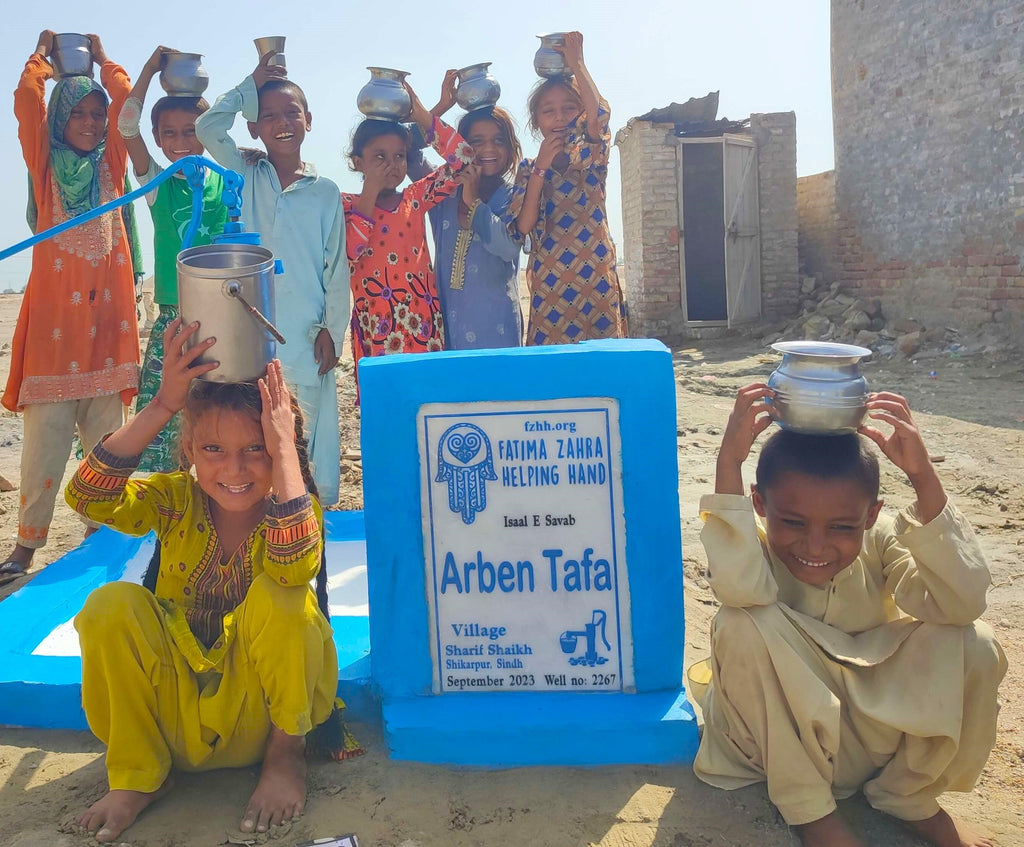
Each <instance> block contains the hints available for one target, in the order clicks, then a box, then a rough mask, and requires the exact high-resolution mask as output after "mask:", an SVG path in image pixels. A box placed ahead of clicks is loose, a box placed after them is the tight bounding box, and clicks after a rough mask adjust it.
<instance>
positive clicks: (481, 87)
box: [455, 62, 501, 112]
mask: <svg viewBox="0 0 1024 847" xmlns="http://www.w3.org/2000/svg"><path fill="white" fill-rule="evenodd" d="M490 66H491V63H490V62H480V64H478V65H468V66H467V67H465V68H462V69H461V70H459V71H458V74H459V87H458V89H456V91H455V102H456V103H458V104H459V105H460V106H461V107H462V108H463V109H465V110H466V111H467V112H473V111H475V110H476V109H486V108H487V107H488V106H493V105H494V104H495V103H497V102H498V98H499V97H501V86H500V85H499V84H498V80H496V79H495V78H494V77H493V76H491V72H490V71H489V70H487V69H488V68H489V67H490Z"/></svg>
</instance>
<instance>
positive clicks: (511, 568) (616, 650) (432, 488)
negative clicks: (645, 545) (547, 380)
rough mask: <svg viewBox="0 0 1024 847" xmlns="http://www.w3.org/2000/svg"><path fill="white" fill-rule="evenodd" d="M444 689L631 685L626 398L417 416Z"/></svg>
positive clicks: (437, 678) (451, 406) (435, 651)
mask: <svg viewBox="0 0 1024 847" xmlns="http://www.w3.org/2000/svg"><path fill="white" fill-rule="evenodd" d="M417 431H418V433H419V451H420V472H421V477H420V478H421V486H422V494H423V497H422V502H423V504H424V508H423V538H424V547H425V560H426V569H427V574H426V577H427V578H426V584H427V595H428V597H427V600H428V605H429V609H430V635H431V640H432V643H431V653H432V656H433V665H434V693H437V694H440V693H446V692H460V691H461V692H466V691H469V692H473V691H563V690H564V691H632V690H633V644H632V638H631V627H630V616H629V577H628V572H627V569H626V558H625V522H624V518H623V505H622V459H621V444H620V438H619V420H618V403H617V402H616V401H615V400H612V399H609V398H597V397H594V398H579V399H571V400H550V401H529V402H525V401H519V402H486V403H431V404H427V405H424V406H422V407H421V408H420V410H419V414H418V417H417Z"/></svg>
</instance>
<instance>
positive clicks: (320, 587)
mask: <svg viewBox="0 0 1024 847" xmlns="http://www.w3.org/2000/svg"><path fill="white" fill-rule="evenodd" d="M210 408H227V409H231V410H233V411H238V412H254V413H255V414H256V416H257V417H259V416H260V415H261V414H262V412H263V398H262V397H261V395H260V389H259V385H258V384H257V383H255V382H232V383H223V382H210V381H208V380H203V379H196V380H193V382H192V387H191V388H190V389H189V393H188V400H187V401H186V403H185V410H184V413H183V423H184V428H183V432H187V430H188V428H189V426H190V424H191V423H192V421H194V420H195V419H196V418H197V417H199V415H200V414H202V413H203V412H204V411H206V410H207V409H210ZM292 412H293V414H294V416H295V451H296V452H297V453H298V456H299V470H300V471H301V472H302V481H303V483H304V484H305V486H306V490H307V491H308V492H309V493H310V494H311V495H312V496H313V497H316V498H317V499H319V497H320V494H319V492H318V491H317V487H316V482H315V481H314V480H313V472H312V470H311V468H310V465H309V441H308V440H307V439H306V435H305V432H304V430H305V419H304V418H303V415H302V409H301V407H300V406H299V402H298V400H297V399H296V398H295V396H294V395H292ZM183 440H184V439H183ZM190 464H191V463H190V462H189V461H188V459H187V458H186V457H185V451H184V445H183V444H179V459H178V469H179V470H186V471H187V470H188V468H189V465H190ZM324 542H325V543H324V544H322V545H321V548H320V570H318V571H317V574H316V601H317V605H318V606H319V607H320V611H321V612H323V615H324V617H325V618H327V620H328V621H330V619H331V610H330V603H329V601H328V598H327V547H326V538H324ZM159 574H160V541H159V539H158V540H157V543H156V547H155V548H154V550H153V555H152V557H151V558H150V560H149V564H148V565H147V566H146V572H145V574H144V575H143V577H142V584H143V586H144V587H145V588H148V589H149V590H150V591H152V592H153V593H154V594H155V593H156V582H157V577H158V576H159Z"/></svg>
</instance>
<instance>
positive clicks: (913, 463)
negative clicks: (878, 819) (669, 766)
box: [694, 384, 1006, 847]
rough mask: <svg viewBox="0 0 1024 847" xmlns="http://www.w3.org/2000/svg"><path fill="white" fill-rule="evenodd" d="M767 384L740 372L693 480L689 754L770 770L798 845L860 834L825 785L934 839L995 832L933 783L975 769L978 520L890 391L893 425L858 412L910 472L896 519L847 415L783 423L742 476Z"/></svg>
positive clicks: (765, 773)
mask: <svg viewBox="0 0 1024 847" xmlns="http://www.w3.org/2000/svg"><path fill="white" fill-rule="evenodd" d="M770 394H771V391H770V389H768V388H767V386H764V385H759V384H757V385H752V386H748V387H747V388H745V389H742V390H741V391H740V393H739V396H738V398H737V402H736V408H735V409H734V411H733V414H732V416H731V417H730V420H729V425H728V427H727V429H726V432H725V435H724V436H723V440H722V448H721V450H720V453H719V460H718V477H717V480H716V489H715V490H716V493H715V494H712V495H708V496H705V497H703V498H702V499H701V504H700V510H701V517H702V519H703V520H704V522H705V526H704V529H703V531H702V533H701V541H702V542H703V544H704V547H705V550H706V551H707V556H708V579H709V581H710V583H711V586H712V589H713V590H714V592H715V594H716V596H717V597H718V599H719V600H720V601H721V603H722V608H721V609H720V610H719V612H718V614H717V615H716V616H715V620H714V623H713V626H712V656H711V659H710V666H711V672H712V678H711V683H710V685H709V687H708V690H707V693H706V695H705V696H704V697H703V698H702V700H703V702H702V706H703V708H704V716H705V721H706V724H705V729H704V735H703V738H702V740H701V745H700V750H699V752H698V754H697V759H696V762H695V763H694V770H695V772H696V774H697V776H698V777H700V778H701V779H702V780H704V781H705V782H708V783H710V784H711V785H715V786H718V787H720V788H727V789H732V788H739V787H742V786H745V785H750V784H752V783H755V782H760V781H766V782H767V785H768V794H769V797H770V798H771V800H772V802H773V803H774V804H775V805H776V806H777V807H778V809H779V811H780V812H781V813H782V816H783V817H784V818H785V820H786V822H787V823H789V824H790V825H793V826H799V827H800V829H801V836H802V837H803V840H804V843H805V844H808V845H812V844H814V845H816V844H828V845H831V847H839V845H844V847H845V845H859V844H861V842H860V841H859V840H858V839H857V838H856V837H855V836H854V835H853V833H851V832H850V831H849V829H847V828H846V826H845V824H844V823H843V822H842V819H841V818H840V817H839V816H838V814H837V813H836V804H835V799H834V798H836V797H838V798H844V797H848V796H850V795H852V794H853V793H855V792H856V791H857V790H858V789H862V790H863V792H864V795H865V797H866V798H867V800H868V802H869V803H870V804H871V805H872V806H874V807H875V808H876V809H879V810H881V811H883V812H886V813H888V814H890V815H893V816H895V817H897V818H899V819H901V820H902V821H904V822H905V823H907V825H908V826H910V827H911V828H913V829H915V830H916V831H917V832H918V833H919V834H921V835H923V836H925V837H926V838H928V839H930V840H931V841H932V842H933V843H936V844H939V845H942V847H947V845H948V847H962V845H988V844H991V842H990V841H989V840H988V839H987V838H984V837H979V836H977V835H975V834H973V833H970V832H968V831H967V828H966V826H964V824H963V823H962V822H960V821H956V820H954V819H953V818H951V817H950V816H949V815H948V814H947V813H946V812H945V811H944V810H942V809H941V808H940V806H939V804H938V802H937V798H938V796H939V795H940V794H941V793H942V792H944V791H969V790H970V789H971V788H972V787H973V786H974V783H975V781H976V780H977V778H978V775H979V774H980V773H981V769H982V768H983V766H984V764H985V762H986V760H987V758H988V755H989V752H990V751H991V749H992V746H993V744H994V742H995V728H996V714H997V711H998V706H997V702H996V689H997V687H998V685H999V682H1000V680H1001V679H1002V677H1003V674H1004V673H1005V671H1006V659H1005V657H1004V655H1003V652H1002V650H1001V649H1000V647H999V645H998V643H997V642H996V641H995V638H994V636H993V633H992V630H991V629H990V628H989V627H988V626H987V625H986V624H984V623H982V622H980V621H978V620H977V619H978V617H979V616H980V615H981V613H982V612H983V611H984V609H985V592H986V590H987V588H988V586H989V583H990V575H989V570H988V566H987V563H986V561H985V556H984V553H983V552H982V550H981V548H980V546H979V544H978V542H977V539H976V538H975V536H974V533H973V530H972V529H971V527H970V524H969V523H968V522H967V520H966V519H965V518H964V517H963V515H961V514H960V513H959V512H958V511H957V510H956V508H955V507H954V506H953V505H952V504H951V503H949V502H948V501H947V500H946V496H945V492H944V491H943V489H942V485H941V483H940V482H939V479H938V476H937V475H936V474H935V471H934V469H933V468H932V466H931V464H930V462H929V460H928V453H927V450H926V449H925V448H924V444H923V442H922V441H921V438H920V435H919V433H918V431H917V429H916V427H915V426H914V424H913V421H912V418H911V416H910V410H909V408H908V407H907V404H906V401H905V400H904V399H903V398H902V397H899V395H895V394H888V393H882V394H876V395H872V397H871V399H870V401H869V404H868V406H869V410H870V414H871V417H872V418H875V419H878V420H883V421H886V422H888V423H890V424H891V425H892V426H893V427H894V432H893V433H892V434H890V435H888V436H886V435H884V434H883V433H882V432H881V431H879V430H877V429H875V428H873V427H867V426H865V427H862V428H861V432H862V433H863V434H864V435H866V436H868V437H870V438H871V439H872V440H873V441H875V442H876V443H877V444H878V446H879V447H880V448H881V450H882V452H883V453H884V454H885V455H886V456H887V457H888V458H889V459H890V460H891V461H893V463H894V464H896V465H897V466H898V467H900V468H901V469H902V470H904V471H905V472H906V473H907V475H908V477H909V478H910V481H911V483H912V484H913V486H914V488H915V492H916V494H917V502H916V503H914V504H913V505H912V506H910V507H909V508H907V509H904V510H902V511H901V512H900V513H899V514H898V515H897V516H896V518H895V520H893V519H891V518H887V517H882V518H879V517H878V513H879V510H880V508H881V506H882V502H881V501H880V500H878V465H877V460H875V459H874V457H873V456H872V455H871V454H870V453H869V451H867V450H865V449H863V447H862V445H861V444H860V442H859V439H858V437H857V436H856V435H847V436H824V437H822V436H801V435H796V434H794V433H788V432H780V433H777V434H776V435H775V436H774V437H773V438H772V439H771V440H770V441H769V442H768V444H766V445H765V448H764V450H763V452H762V454H761V459H760V462H759V464H758V470H757V479H758V484H757V485H755V486H753V487H752V491H753V497H752V498H751V497H747V496H745V494H744V492H743V483H742V477H741V474H740V465H741V463H742V462H743V460H744V459H745V458H746V457H747V455H748V453H749V451H750V448H751V446H752V444H753V441H754V439H755V438H756V437H757V435H758V434H759V433H760V432H762V431H763V430H764V429H765V428H766V427H767V426H768V425H769V424H770V422H771V421H770V418H768V416H767V413H766V411H765V410H766V406H765V403H764V398H766V397H768V396H770ZM755 511H756V513H757V517H755Z"/></svg>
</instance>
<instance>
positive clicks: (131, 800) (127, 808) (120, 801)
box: [77, 777, 173, 843]
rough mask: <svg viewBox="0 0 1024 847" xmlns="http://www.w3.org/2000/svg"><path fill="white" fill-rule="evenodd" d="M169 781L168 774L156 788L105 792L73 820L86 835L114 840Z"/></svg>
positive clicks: (102, 839)
mask: <svg viewBox="0 0 1024 847" xmlns="http://www.w3.org/2000/svg"><path fill="white" fill-rule="evenodd" d="M172 785H173V781H172V780H171V778H170V777H168V778H167V779H166V780H165V781H164V784H163V785H161V786H160V787H159V788H158V789H157V790H156V791H153V792H151V793H149V794H147V793H146V792H144V791H122V790H116V791H108V792H107V793H106V794H105V795H104V796H103V797H101V798H100V799H99V800H97V801H96V802H95V803H93V804H92V805H91V806H90V807H89V808H88V809H86V810H85V811H84V812H82V814H80V815H79V816H78V820H77V823H78V825H79V826H80V827H82V829H84V830H86V831H87V832H89V833H90V834H93V833H95V837H96V840H97V841H99V842H100V843H107V842H109V841H114V840H115V839H116V838H117V837H118V836H119V835H120V834H121V833H122V832H124V831H125V830H126V829H128V827H130V826H131V825H132V824H133V823H135V819H136V818H137V817H138V816H139V814H140V813H141V812H142V810H143V809H145V808H146V807H147V806H149V805H150V804H151V803H154V802H156V801H157V800H159V799H160V798H161V797H163V796H164V795H165V794H166V793H167V792H168V791H170V790H171V787H172Z"/></svg>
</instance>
